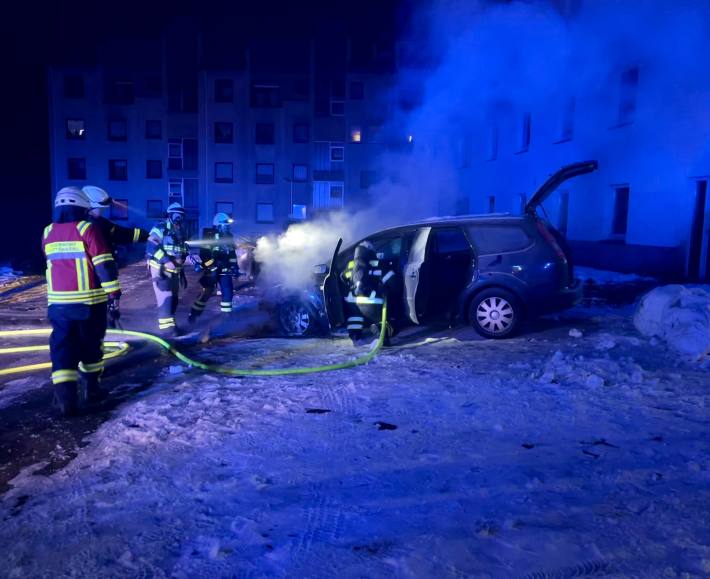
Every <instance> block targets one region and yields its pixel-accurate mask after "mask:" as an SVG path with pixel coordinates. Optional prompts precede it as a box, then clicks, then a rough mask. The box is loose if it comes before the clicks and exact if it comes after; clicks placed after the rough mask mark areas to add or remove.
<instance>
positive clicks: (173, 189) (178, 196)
mask: <svg viewBox="0 0 710 579" xmlns="http://www.w3.org/2000/svg"><path fill="white" fill-rule="evenodd" d="M182 202H183V199H182V179H170V181H168V205H170V204H171V203H180V204H182Z"/></svg>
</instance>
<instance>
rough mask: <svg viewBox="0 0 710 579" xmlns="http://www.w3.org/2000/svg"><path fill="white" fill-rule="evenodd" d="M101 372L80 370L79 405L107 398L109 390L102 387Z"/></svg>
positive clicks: (95, 402) (96, 402)
mask: <svg viewBox="0 0 710 579" xmlns="http://www.w3.org/2000/svg"><path fill="white" fill-rule="evenodd" d="M100 378H101V373H100V372H79V407H80V408H82V407H84V406H88V405H93V404H98V403H99V402H102V401H103V400H106V397H107V396H108V391H106V390H104V389H103V388H101V379H100Z"/></svg>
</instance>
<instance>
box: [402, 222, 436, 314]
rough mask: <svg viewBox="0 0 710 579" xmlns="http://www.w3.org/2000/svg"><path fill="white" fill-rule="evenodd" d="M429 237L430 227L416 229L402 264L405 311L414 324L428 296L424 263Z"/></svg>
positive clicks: (427, 281)
mask: <svg viewBox="0 0 710 579" xmlns="http://www.w3.org/2000/svg"><path fill="white" fill-rule="evenodd" d="M430 237H431V227H422V228H420V229H418V230H417V231H416V233H415V234H414V238H413V239H412V246H411V249H410V250H409V258H408V260H407V263H406V264H405V266H404V292H405V296H406V303H405V311H406V313H407V316H409V319H410V320H412V322H414V323H415V324H419V315H418V313H419V314H423V313H424V311H425V309H426V301H427V299H428V297H429V296H428V294H429V279H428V277H427V275H426V273H427V272H426V267H425V265H426V256H427V246H428V244H429V238H430ZM417 312H418V313H417Z"/></svg>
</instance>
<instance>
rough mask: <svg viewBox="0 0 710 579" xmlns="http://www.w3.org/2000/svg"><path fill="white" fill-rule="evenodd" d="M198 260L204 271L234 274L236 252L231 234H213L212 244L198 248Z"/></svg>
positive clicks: (236, 269)
mask: <svg viewBox="0 0 710 579" xmlns="http://www.w3.org/2000/svg"><path fill="white" fill-rule="evenodd" d="M200 259H201V261H202V266H203V268H204V269H205V271H209V272H216V273H220V274H230V275H231V274H236V273H237V272H238V271H239V268H238V266H237V251H236V247H235V245H234V236H233V235H232V234H231V233H228V234H222V233H215V234H214V238H213V242H212V243H209V244H207V245H203V246H202V247H201V248H200Z"/></svg>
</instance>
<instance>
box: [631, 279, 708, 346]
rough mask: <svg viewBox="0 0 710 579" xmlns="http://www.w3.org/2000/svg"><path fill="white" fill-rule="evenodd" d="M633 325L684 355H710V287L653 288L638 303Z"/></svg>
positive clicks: (669, 286) (679, 286)
mask: <svg viewBox="0 0 710 579" xmlns="http://www.w3.org/2000/svg"><path fill="white" fill-rule="evenodd" d="M634 325H635V326H636V329H637V330H638V331H639V332H641V334H643V335H644V336H648V337H658V338H662V339H663V340H665V341H666V342H667V343H668V345H669V346H670V347H671V348H672V349H673V350H676V351H677V352H680V353H681V354H684V355H687V356H692V357H696V358H700V357H702V356H706V355H710V286H698V287H692V288H687V287H685V286H682V285H667V286H663V287H659V288H656V289H654V290H652V291H650V292H649V293H647V294H646V295H645V296H643V297H642V298H641V301H640V302H639V305H638V308H637V310H636V313H635V314H634Z"/></svg>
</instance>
